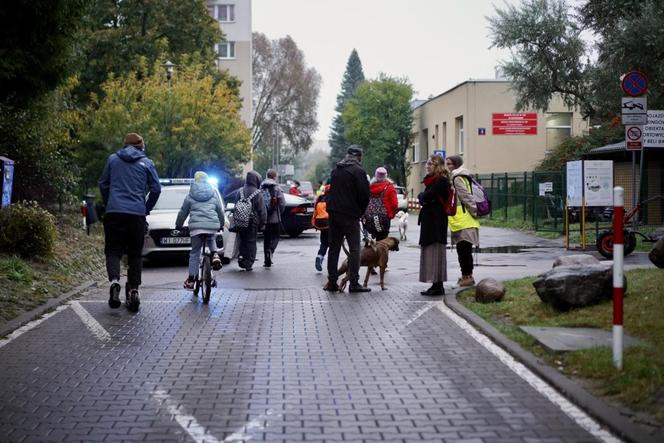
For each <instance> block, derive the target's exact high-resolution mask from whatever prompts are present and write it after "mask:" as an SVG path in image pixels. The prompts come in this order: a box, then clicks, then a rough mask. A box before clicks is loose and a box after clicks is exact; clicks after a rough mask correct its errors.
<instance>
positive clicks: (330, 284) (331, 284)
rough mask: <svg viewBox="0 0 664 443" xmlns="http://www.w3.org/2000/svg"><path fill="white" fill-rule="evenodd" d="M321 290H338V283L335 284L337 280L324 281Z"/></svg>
mask: <svg viewBox="0 0 664 443" xmlns="http://www.w3.org/2000/svg"><path fill="white" fill-rule="evenodd" d="M323 290H324V291H328V292H339V285H338V284H337V282H332V281H329V280H328V282H327V283H325V286H323Z"/></svg>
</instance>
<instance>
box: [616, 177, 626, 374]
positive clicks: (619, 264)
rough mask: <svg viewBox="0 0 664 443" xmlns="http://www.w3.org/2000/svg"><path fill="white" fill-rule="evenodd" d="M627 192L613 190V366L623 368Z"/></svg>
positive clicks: (619, 188) (621, 189) (617, 189)
mask: <svg viewBox="0 0 664 443" xmlns="http://www.w3.org/2000/svg"><path fill="white" fill-rule="evenodd" d="M624 217H625V190H624V189H623V188H621V187H620V186H616V187H615V188H613V365H614V366H615V367H616V369H622V367H623V296H624V295H625V288H624V287H623V280H624V277H623V265H624V259H625V234H624V232H625V231H624V229H625V228H624Z"/></svg>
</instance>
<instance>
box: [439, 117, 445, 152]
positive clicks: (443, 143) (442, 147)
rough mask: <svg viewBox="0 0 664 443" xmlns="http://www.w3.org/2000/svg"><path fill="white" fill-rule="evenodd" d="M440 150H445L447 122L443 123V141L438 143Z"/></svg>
mask: <svg viewBox="0 0 664 443" xmlns="http://www.w3.org/2000/svg"><path fill="white" fill-rule="evenodd" d="M440 148H441V149H445V150H447V122H443V139H442V140H441V141H440Z"/></svg>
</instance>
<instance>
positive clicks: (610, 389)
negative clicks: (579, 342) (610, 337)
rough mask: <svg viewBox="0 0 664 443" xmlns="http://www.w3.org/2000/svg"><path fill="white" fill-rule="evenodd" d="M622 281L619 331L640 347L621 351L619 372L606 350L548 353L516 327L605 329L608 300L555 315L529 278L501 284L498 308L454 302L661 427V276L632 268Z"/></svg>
mask: <svg viewBox="0 0 664 443" xmlns="http://www.w3.org/2000/svg"><path fill="white" fill-rule="evenodd" d="M626 276H627V280H628V293H627V296H626V298H625V305H624V323H625V326H624V329H625V333H626V334H629V335H632V336H635V337H638V338H639V339H640V340H641V345H639V346H636V347H633V348H626V349H625V353H624V369H623V370H622V371H617V370H616V369H614V368H613V363H612V355H611V349H610V348H608V347H603V348H594V349H590V350H583V351H575V352H568V353H550V352H548V351H546V350H545V349H544V348H543V347H541V346H540V345H539V344H537V342H536V341H535V340H534V339H533V338H532V337H530V336H529V335H528V334H526V333H524V332H522V331H521V330H520V329H519V328H518V327H519V326H522V325H523V326H525V325H535V326H560V327H590V328H601V329H606V330H611V326H612V309H613V307H612V303H611V302H610V301H608V302H605V303H601V304H598V305H595V306H591V307H587V308H583V309H573V310H570V311H568V312H558V311H556V310H554V309H553V308H551V307H550V306H548V305H545V304H544V303H542V302H541V301H540V299H539V297H538V296H537V294H536V293H535V289H534V288H533V286H532V282H533V280H534V278H525V279H520V280H514V281H509V282H506V283H505V286H506V290H507V291H506V295H505V298H504V299H503V301H502V302H501V303H493V304H486V305H485V304H480V303H475V301H474V292H473V291H472V290H469V291H464V292H463V293H461V294H460V295H459V301H460V302H461V303H462V304H463V305H465V306H466V307H467V308H469V309H470V310H472V311H473V312H475V313H476V314H478V315H479V316H480V317H482V318H484V319H485V320H487V321H488V322H489V323H491V324H492V325H494V326H495V327H496V328H498V329H499V330H500V331H501V332H502V333H503V334H505V335H506V336H508V337H509V338H511V339H512V340H514V341H516V342H517V343H519V344H520V345H521V346H523V347H525V348H527V349H528V350H530V351H531V352H533V353H534V354H535V355H537V356H538V357H540V358H542V359H544V360H545V361H547V362H548V363H549V364H551V365H552V366H555V367H557V368H558V370H560V371H561V372H563V373H565V374H566V375H569V376H574V377H581V378H582V379H585V380H587V381H589V382H590V383H589V385H590V388H591V389H592V390H593V391H594V392H595V393H596V394H598V395H601V396H605V397H607V398H609V399H611V400H615V401H618V402H620V403H622V404H624V405H626V406H628V407H630V408H632V409H634V410H638V411H642V412H646V413H648V414H651V415H652V416H654V417H655V418H656V419H657V420H659V421H661V422H664V316H662V313H663V312H664V294H663V293H662V289H661V288H662V287H664V271H662V270H660V269H638V270H633V271H629V272H626Z"/></svg>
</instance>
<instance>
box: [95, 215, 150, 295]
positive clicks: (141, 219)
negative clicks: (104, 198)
mask: <svg viewBox="0 0 664 443" xmlns="http://www.w3.org/2000/svg"><path fill="white" fill-rule="evenodd" d="M144 237H145V216H141V215H133V214H120V213H115V212H112V213H110V214H106V216H105V217H104V253H105V254H106V272H108V280H109V281H113V280H120V260H121V259H122V255H123V254H127V256H128V259H129V260H128V265H129V266H128V268H129V269H128V270H127V281H128V283H129V287H130V288H131V289H138V287H139V286H140V284H141V272H142V270H143V257H142V255H143V241H144Z"/></svg>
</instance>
